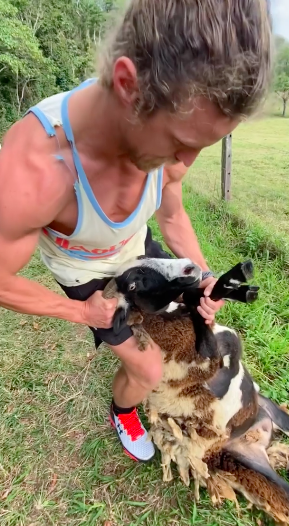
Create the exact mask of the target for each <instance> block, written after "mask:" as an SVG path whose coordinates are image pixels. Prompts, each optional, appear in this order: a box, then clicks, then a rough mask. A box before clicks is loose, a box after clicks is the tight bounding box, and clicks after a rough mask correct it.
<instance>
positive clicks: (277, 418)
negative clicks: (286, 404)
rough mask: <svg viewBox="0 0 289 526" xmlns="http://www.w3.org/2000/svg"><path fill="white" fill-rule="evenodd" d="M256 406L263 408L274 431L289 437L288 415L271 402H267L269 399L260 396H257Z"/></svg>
mask: <svg viewBox="0 0 289 526" xmlns="http://www.w3.org/2000/svg"><path fill="white" fill-rule="evenodd" d="M258 404H259V406H261V407H263V409H264V410H265V411H266V413H267V415H269V416H270V418H271V420H272V422H273V426H274V427H275V429H278V430H280V431H282V432H283V433H285V435H287V436H289V414H288V413H286V412H285V411H283V409H281V407H279V406H278V405H277V404H275V403H274V402H272V400H269V398H266V397H265V396H262V395H261V394H259V395H258Z"/></svg>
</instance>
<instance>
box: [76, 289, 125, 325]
mask: <svg viewBox="0 0 289 526" xmlns="http://www.w3.org/2000/svg"><path fill="white" fill-rule="evenodd" d="M116 307H117V299H116V298H112V299H105V298H104V297H103V295H102V291H100V290H97V291H96V292H95V293H94V294H92V296H90V297H89V298H88V299H87V300H86V301H84V302H83V309H84V312H83V317H84V320H85V324H86V325H88V326H89V327H94V328H96V329H109V328H110V327H112V319H113V315H114V313H115V310H116Z"/></svg>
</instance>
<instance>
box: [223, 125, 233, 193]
mask: <svg viewBox="0 0 289 526" xmlns="http://www.w3.org/2000/svg"><path fill="white" fill-rule="evenodd" d="M231 175H232V134H231V133H230V134H229V135H227V136H226V137H224V139H223V141H222V170H221V185H222V199H225V201H229V200H230V199H231Z"/></svg>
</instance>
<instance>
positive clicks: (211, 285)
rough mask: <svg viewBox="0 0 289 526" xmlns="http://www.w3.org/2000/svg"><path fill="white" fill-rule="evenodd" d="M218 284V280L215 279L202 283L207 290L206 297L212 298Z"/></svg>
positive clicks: (208, 279) (211, 278) (205, 291)
mask: <svg viewBox="0 0 289 526" xmlns="http://www.w3.org/2000/svg"><path fill="white" fill-rule="evenodd" d="M216 282H217V279H216V278H214V277H210V278H207V279H205V280H204V281H203V282H202V288H204V289H205V290H204V295H205V296H210V294H211V292H212V290H213V288H214V286H215V283H216Z"/></svg>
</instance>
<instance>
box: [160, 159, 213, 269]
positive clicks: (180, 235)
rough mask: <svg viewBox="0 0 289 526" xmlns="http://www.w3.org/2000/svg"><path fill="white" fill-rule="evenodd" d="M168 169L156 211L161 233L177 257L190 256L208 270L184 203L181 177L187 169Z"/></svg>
mask: <svg viewBox="0 0 289 526" xmlns="http://www.w3.org/2000/svg"><path fill="white" fill-rule="evenodd" d="M166 170H167V174H166V176H167V183H166V185H165V186H164V189H163V195H162V204H161V207H160V208H159V210H158V211H157V212H156V218H157V221H158V224H159V227H160V230H161V233H162V235H163V237H164V240H165V242H166V244H167V245H168V247H169V248H170V249H171V251H172V252H173V253H174V254H175V255H176V256H177V257H181V258H183V257H187V258H190V259H191V260H192V261H194V262H195V263H197V264H198V265H199V266H200V267H201V268H202V270H208V269H209V267H208V265H207V263H206V260H205V258H204V256H203V254H202V251H201V248H200V245H199V242H198V239H197V236H196V234H195V232H194V230H193V227H192V225H191V222H190V219H189V217H188V215H187V213H186V212H185V209H184V207H183V203H182V182H181V177H182V175H184V172H185V170H184V169H180V168H179V167H172V168H170V172H169V173H168V169H166ZM171 173H172V174H173V176H174V177H172V176H171Z"/></svg>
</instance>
